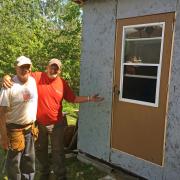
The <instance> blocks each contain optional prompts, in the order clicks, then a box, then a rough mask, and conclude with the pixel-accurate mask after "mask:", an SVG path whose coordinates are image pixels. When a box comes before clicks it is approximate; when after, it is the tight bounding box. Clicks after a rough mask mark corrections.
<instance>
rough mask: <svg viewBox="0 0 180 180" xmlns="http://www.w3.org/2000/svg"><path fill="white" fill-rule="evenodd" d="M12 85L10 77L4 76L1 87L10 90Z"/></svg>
mask: <svg viewBox="0 0 180 180" xmlns="http://www.w3.org/2000/svg"><path fill="white" fill-rule="evenodd" d="M12 85H13V81H12V79H11V76H9V75H5V76H3V79H2V86H3V87H4V88H6V89H8V88H11V87H12Z"/></svg>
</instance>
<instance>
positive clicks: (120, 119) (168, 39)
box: [111, 12, 175, 166]
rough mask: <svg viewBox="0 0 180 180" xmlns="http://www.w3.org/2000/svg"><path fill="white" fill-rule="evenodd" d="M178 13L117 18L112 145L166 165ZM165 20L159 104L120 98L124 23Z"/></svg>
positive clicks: (121, 150) (114, 147)
mask: <svg viewBox="0 0 180 180" xmlns="http://www.w3.org/2000/svg"><path fill="white" fill-rule="evenodd" d="M174 19H175V13H174V12H172V13H165V14H156V15H149V16H142V17H133V18H127V19H119V20H117V28H116V45H115V65H114V93H113V106H112V107H113V110H112V129H111V148H112V149H114V150H117V151H120V152H124V153H128V154H130V155H134V156H136V157H138V158H141V159H144V160H147V161H150V162H152V163H155V164H158V165H161V166H162V165H163V157H164V147H165V129H166V115H167V97H168V84H169V72H170V64H171V51H172V39H173V32H174ZM157 22H164V23H165V29H164V44H163V54H162V66H161V76H160V84H159V86H160V87H159V88H160V90H159V103H158V106H157V107H152V106H147V105H142V104H136V103H131V102H125V101H121V100H119V86H120V79H121V77H120V74H121V72H120V71H121V68H120V67H121V53H122V52H121V50H122V36H123V35H122V32H123V26H128V25H136V24H147V23H157Z"/></svg>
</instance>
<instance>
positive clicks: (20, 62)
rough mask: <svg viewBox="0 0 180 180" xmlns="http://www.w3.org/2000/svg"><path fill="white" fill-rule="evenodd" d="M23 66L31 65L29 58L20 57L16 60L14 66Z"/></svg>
mask: <svg viewBox="0 0 180 180" xmlns="http://www.w3.org/2000/svg"><path fill="white" fill-rule="evenodd" d="M24 64H30V65H32V62H31V60H30V59H29V58H27V57H25V56H20V57H18V58H17V59H16V65H17V66H22V65H24Z"/></svg>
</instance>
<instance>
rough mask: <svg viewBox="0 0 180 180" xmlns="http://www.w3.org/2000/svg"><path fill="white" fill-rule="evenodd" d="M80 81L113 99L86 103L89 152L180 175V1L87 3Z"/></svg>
mask: <svg viewBox="0 0 180 180" xmlns="http://www.w3.org/2000/svg"><path fill="white" fill-rule="evenodd" d="M80 2H81V3H82V1H80ZM80 84H81V86H80V94H81V95H87V94H89V95H91V94H94V93H99V94H100V95H101V96H103V97H104V98H105V100H104V101H103V102H101V103H98V104H95V103H85V104H82V105H81V106H80V115H79V116H80V118H79V132H78V133H79V134H78V149H79V151H80V152H81V153H85V154H86V155H90V156H91V157H95V158H97V159H101V160H103V161H104V162H107V163H109V164H112V165H114V166H116V167H120V168H123V169H125V170H127V171H129V172H132V173H134V174H136V175H138V176H141V177H144V178H147V179H152V180H160V179H162V180H179V179H180V2H179V0H87V1H85V2H84V3H83V34H82V57H81V80H80Z"/></svg>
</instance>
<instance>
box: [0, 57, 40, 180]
mask: <svg viewBox="0 0 180 180" xmlns="http://www.w3.org/2000/svg"><path fill="white" fill-rule="evenodd" d="M31 65H32V63H31V60H30V59H29V58H27V57H25V56H21V57H19V58H17V60H16V67H15V69H16V76H14V78H13V81H14V84H13V86H12V87H11V88H9V89H4V88H2V89H1V92H0V114H1V115H0V135H1V140H0V144H1V146H2V148H3V149H6V150H8V156H7V161H6V170H7V175H8V178H9V180H22V179H23V180H33V179H34V174H35V152H34V137H33V132H34V131H33V130H34V128H33V127H34V126H33V123H34V121H35V120H36V112H37V88H36V82H35V80H34V79H33V78H32V77H31V76H30V72H31Z"/></svg>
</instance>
